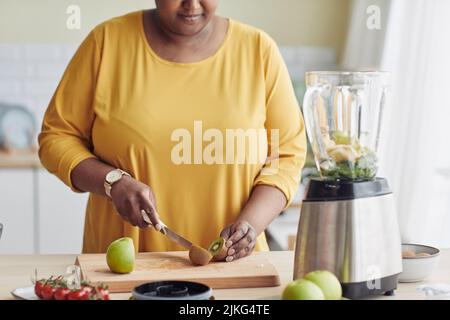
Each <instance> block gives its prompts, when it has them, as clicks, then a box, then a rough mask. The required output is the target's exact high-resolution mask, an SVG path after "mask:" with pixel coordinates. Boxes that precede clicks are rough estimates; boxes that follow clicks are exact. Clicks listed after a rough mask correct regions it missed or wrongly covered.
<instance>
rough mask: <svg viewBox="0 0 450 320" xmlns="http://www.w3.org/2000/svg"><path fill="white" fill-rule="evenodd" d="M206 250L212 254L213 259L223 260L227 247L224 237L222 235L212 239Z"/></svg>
mask: <svg viewBox="0 0 450 320" xmlns="http://www.w3.org/2000/svg"><path fill="white" fill-rule="evenodd" d="M208 251H209V252H210V253H211V255H212V256H213V261H222V260H225V258H226V257H227V252H228V248H227V247H225V239H224V238H222V237H219V238H217V239H214V240H213V241H212V242H211V244H210V245H209V247H208Z"/></svg>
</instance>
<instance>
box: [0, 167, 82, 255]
mask: <svg viewBox="0 0 450 320" xmlns="http://www.w3.org/2000/svg"><path fill="white" fill-rule="evenodd" d="M5 163H6V162H5V161H3V162H2V161H0V164H5ZM15 163H17V162H15ZM87 196H88V195H87V194H86V193H83V194H79V193H74V192H72V191H71V190H70V189H69V188H68V187H67V186H66V185H64V184H63V183H62V182H61V181H59V180H58V179H57V178H56V177H55V176H53V175H51V174H50V173H48V172H47V171H46V170H45V169H43V168H42V167H40V166H39V165H36V163H34V164H30V165H29V166H26V165H20V166H18V167H13V166H11V165H5V166H0V204H1V207H0V222H1V223H3V225H4V230H3V235H2V238H1V240H0V254H32V253H41V254H54V253H72V254H73V253H80V252H81V246H82V237H83V226H84V212H85V206H86V202H87Z"/></svg>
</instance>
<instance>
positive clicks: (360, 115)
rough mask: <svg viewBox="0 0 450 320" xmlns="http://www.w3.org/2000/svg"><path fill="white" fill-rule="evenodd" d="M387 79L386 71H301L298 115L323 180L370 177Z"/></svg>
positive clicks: (374, 169)
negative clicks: (303, 87) (302, 89)
mask: <svg viewBox="0 0 450 320" xmlns="http://www.w3.org/2000/svg"><path fill="white" fill-rule="evenodd" d="M388 79H389V73H387V72H327V71H322V72H307V73H306V87H307V90H306V93H305V96H304V100H303V115H304V118H305V125H306V131H307V134H308V138H309V141H310V143H311V147H312V151H313V154H314V158H315V162H316V166H317V168H318V170H319V172H320V175H321V177H322V178H323V179H327V180H351V181H366V180H371V179H373V178H374V177H375V175H376V173H377V169H378V164H377V153H376V152H377V147H378V140H379V135H380V125H381V118H382V113H383V108H384V105H385V103H386V95H387V89H388Z"/></svg>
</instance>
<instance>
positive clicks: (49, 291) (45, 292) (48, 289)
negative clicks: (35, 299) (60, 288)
mask: <svg viewBox="0 0 450 320" xmlns="http://www.w3.org/2000/svg"><path fill="white" fill-rule="evenodd" d="M55 291H56V288H55V287H54V286H53V285H52V284H51V283H47V284H45V285H44V287H43V288H42V299H44V300H53V299H54V294H55Z"/></svg>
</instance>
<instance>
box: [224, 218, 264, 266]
mask: <svg viewBox="0 0 450 320" xmlns="http://www.w3.org/2000/svg"><path fill="white" fill-rule="evenodd" d="M220 236H221V237H222V238H224V239H225V240H226V242H225V246H226V247H227V248H228V256H227V258H226V259H225V260H226V261H227V262H231V261H233V260H237V259H240V258H243V257H246V256H248V255H250V254H251V253H252V251H253V249H254V247H255V244H256V237H257V234H256V231H255V228H253V226H252V225H251V224H250V223H249V222H247V221H245V220H238V221H236V222H235V223H233V224H230V225H228V226H227V227H226V228H225V229H223V230H222V232H221V233H220Z"/></svg>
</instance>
